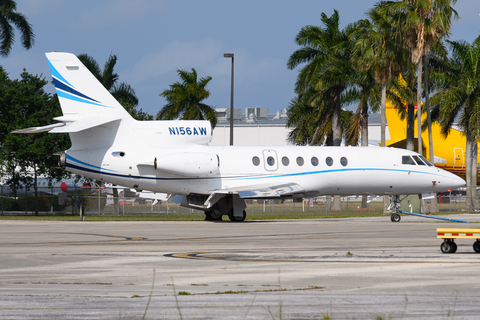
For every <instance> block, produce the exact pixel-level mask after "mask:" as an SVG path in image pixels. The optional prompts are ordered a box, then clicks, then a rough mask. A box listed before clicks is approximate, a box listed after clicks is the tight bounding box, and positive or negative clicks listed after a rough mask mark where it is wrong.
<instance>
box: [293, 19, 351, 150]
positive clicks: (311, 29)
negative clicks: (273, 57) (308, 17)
mask: <svg viewBox="0 0 480 320" xmlns="http://www.w3.org/2000/svg"><path fill="white" fill-rule="evenodd" d="M320 20H321V21H322V24H323V27H318V26H305V27H303V28H302V29H301V30H300V32H299V33H298V35H297V36H296V38H295V42H296V44H297V45H299V46H301V47H302V48H300V49H298V50H296V51H295V52H294V53H293V54H292V55H291V56H290V57H289V59H288V62H287V67H288V69H291V70H292V69H295V68H296V67H298V66H299V65H302V64H304V66H303V67H302V68H301V69H300V71H299V73H298V76H297V81H296V84H295V93H296V94H297V95H298V96H299V97H300V98H301V97H302V96H303V95H305V94H306V92H307V91H309V90H311V91H310V93H309V95H308V96H309V101H308V103H309V104H310V105H311V106H313V107H314V108H316V109H318V110H316V111H314V113H315V114H316V115H317V116H316V120H317V122H316V126H317V129H316V130H315V133H318V132H319V131H321V130H322V128H321V127H320V126H322V125H324V124H325V123H326V122H325V119H324V118H323V117H319V115H321V114H331V115H332V120H331V121H332V131H333V145H334V146H339V145H340V143H341V141H342V129H341V128H342V126H341V95H342V92H343V91H344V90H345V89H346V88H347V87H348V86H349V85H351V84H352V77H351V75H352V72H353V69H352V65H351V61H350V56H351V42H350V41H349V38H348V35H347V32H346V30H345V29H343V30H340V16H339V13H338V11H337V10H334V12H333V14H332V15H331V16H330V17H328V16H327V15H326V14H325V13H323V12H322V14H321V19H320ZM325 108H326V109H331V110H324V109H325ZM318 137H319V136H318V135H314V136H313V137H312V138H311V142H310V144H311V145H314V144H316V139H317V138H318Z"/></svg>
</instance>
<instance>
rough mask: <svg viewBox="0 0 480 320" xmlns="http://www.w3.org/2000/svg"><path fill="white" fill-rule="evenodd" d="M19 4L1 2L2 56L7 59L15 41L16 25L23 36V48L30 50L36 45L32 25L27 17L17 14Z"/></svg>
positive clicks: (0, 40) (0, 35) (0, 48)
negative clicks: (14, 29) (14, 28)
mask: <svg viewBox="0 0 480 320" xmlns="http://www.w3.org/2000/svg"><path fill="white" fill-rule="evenodd" d="M16 10H17V4H16V2H15V1H13V0H1V1H0V55H2V56H4V57H6V56H8V55H9V53H10V51H11V49H12V46H13V43H14V42H15V40H14V38H13V37H14V31H13V27H12V24H14V25H15V26H16V27H17V28H18V29H19V30H20V33H21V34H22V36H21V39H22V46H23V47H24V48H25V49H27V50H28V49H30V48H31V47H32V46H33V44H34V43H35V35H34V34H33V30H32V25H31V24H30V23H28V21H27V19H26V18H25V16H23V15H22V14H21V13H18V12H16Z"/></svg>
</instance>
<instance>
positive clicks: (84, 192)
mask: <svg viewBox="0 0 480 320" xmlns="http://www.w3.org/2000/svg"><path fill="white" fill-rule="evenodd" d="M118 193H119V196H118V197H113V194H114V193H113V189H111V188H102V189H95V188H83V187H68V188H67V187H64V188H55V187H42V188H40V187H39V188H38V194H39V197H38V204H37V206H38V211H39V214H40V215H79V214H80V210H81V208H83V210H84V214H85V215H170V214H203V212H202V211H199V210H193V209H189V208H184V207H181V206H180V205H179V204H177V203H171V202H170V203H169V202H166V201H158V200H155V199H145V198H139V197H138V195H137V194H136V193H135V192H131V191H130V189H118ZM466 200H467V197H466V196H465V195H462V194H459V193H458V194H448V195H442V196H441V197H439V198H438V208H439V211H440V212H462V211H464V210H465V206H466ZM339 201H340V210H333V202H334V200H333V197H325V196H323V197H316V198H308V199H302V201H299V202H294V201H292V200H286V201H281V200H247V201H246V202H247V208H246V212H247V214H260V215H269V214H275V215H277V216H278V215H279V214H280V215H282V214H283V215H291V214H294V215H303V216H341V215H350V216H351V215H369V214H381V213H383V197H376V198H374V199H371V201H370V202H369V203H368V204H367V205H366V207H365V208H362V197H358V196H350V197H341V198H340V199H339ZM404 210H408V209H404ZM414 212H415V211H414ZM0 214H1V215H33V214H35V196H34V189H33V187H32V188H21V189H18V190H16V193H14V192H13V191H12V190H11V189H10V188H9V187H6V186H0Z"/></svg>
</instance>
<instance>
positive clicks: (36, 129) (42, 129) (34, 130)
mask: <svg viewBox="0 0 480 320" xmlns="http://www.w3.org/2000/svg"><path fill="white" fill-rule="evenodd" d="M65 125H66V123H65V122H60V123H54V124H50V125H48V126H43V127H30V128H25V129H18V130H14V131H12V133H39V132H46V131H50V130H52V129H55V128H60V127H64V126H65Z"/></svg>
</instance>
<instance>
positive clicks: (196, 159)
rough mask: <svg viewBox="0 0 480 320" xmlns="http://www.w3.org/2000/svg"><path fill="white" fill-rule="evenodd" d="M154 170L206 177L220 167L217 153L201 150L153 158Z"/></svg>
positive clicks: (213, 173)
mask: <svg viewBox="0 0 480 320" xmlns="http://www.w3.org/2000/svg"><path fill="white" fill-rule="evenodd" d="M153 166H154V168H155V170H158V171H163V172H168V173H173V174H176V175H179V176H184V177H207V176H212V175H215V174H216V173H217V172H218V171H219V169H220V159H219V158H218V155H216V154H213V153H203V152H183V153H174V154H169V155H165V156H161V157H157V158H155V160H154V162H153Z"/></svg>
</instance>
